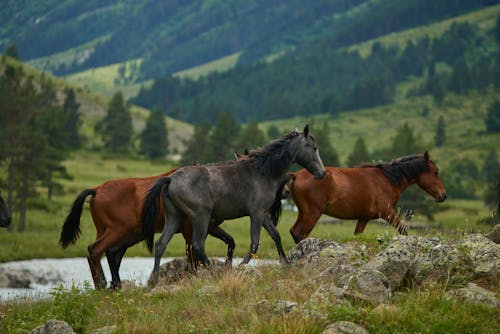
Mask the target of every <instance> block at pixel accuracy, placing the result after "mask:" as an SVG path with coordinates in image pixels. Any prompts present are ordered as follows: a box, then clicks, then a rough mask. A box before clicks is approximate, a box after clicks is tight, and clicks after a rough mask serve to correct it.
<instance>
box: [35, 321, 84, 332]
mask: <svg viewBox="0 0 500 334" xmlns="http://www.w3.org/2000/svg"><path fill="white" fill-rule="evenodd" d="M74 333H75V332H74V331H73V327H71V326H70V325H69V324H68V323H67V322H65V321H62V320H56V319H52V320H49V321H47V322H46V323H45V324H44V325H40V326H38V327H37V328H35V329H34V330H32V331H31V334H74Z"/></svg>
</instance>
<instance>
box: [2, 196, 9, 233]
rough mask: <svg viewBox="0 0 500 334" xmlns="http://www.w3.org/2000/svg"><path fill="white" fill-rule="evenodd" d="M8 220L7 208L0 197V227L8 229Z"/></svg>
mask: <svg viewBox="0 0 500 334" xmlns="http://www.w3.org/2000/svg"><path fill="white" fill-rule="evenodd" d="M10 220H11V219H10V214H9V208H8V207H7V205H6V204H5V202H4V200H3V198H2V196H1V195H0V227H9V225H10Z"/></svg>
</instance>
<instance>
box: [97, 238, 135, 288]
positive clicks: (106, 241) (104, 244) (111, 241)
mask: <svg viewBox="0 0 500 334" xmlns="http://www.w3.org/2000/svg"><path fill="white" fill-rule="evenodd" d="M125 233H126V232H122V233H114V234H111V233H110V232H109V230H106V232H104V234H103V235H102V236H101V237H100V238H98V239H97V240H96V241H95V242H94V243H93V244H91V245H89V247H88V252H89V256H88V257H87V260H88V262H89V267H90V272H91V273H92V279H93V280H94V286H95V288H96V289H102V288H105V287H106V277H105V276H104V271H103V270H102V266H101V257H102V255H103V254H104V252H105V251H106V250H107V249H108V248H110V247H112V246H113V245H115V244H116V243H117V242H118V241H120V240H121V239H122V238H123V235H124V234H125Z"/></svg>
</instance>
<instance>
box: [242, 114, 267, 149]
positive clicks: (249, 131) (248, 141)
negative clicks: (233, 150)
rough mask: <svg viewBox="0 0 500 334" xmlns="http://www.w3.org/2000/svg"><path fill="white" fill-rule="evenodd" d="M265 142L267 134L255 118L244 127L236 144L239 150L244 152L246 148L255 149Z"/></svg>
mask: <svg viewBox="0 0 500 334" xmlns="http://www.w3.org/2000/svg"><path fill="white" fill-rule="evenodd" d="M265 143H266V135H265V134H264V132H263V131H262V130H261V129H260V128H259V123H257V121H255V120H253V121H251V122H250V123H248V124H247V126H245V127H244V128H243V130H242V132H241V135H240V138H239V140H238V144H237V145H236V146H237V150H238V152H243V151H244V150H245V149H255V148H257V147H260V146H262V145H264V144H265Z"/></svg>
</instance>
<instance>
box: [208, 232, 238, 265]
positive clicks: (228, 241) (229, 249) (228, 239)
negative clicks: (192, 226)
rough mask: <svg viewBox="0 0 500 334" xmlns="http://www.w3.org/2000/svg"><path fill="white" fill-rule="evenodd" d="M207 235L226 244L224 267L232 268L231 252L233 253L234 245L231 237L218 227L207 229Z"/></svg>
mask: <svg viewBox="0 0 500 334" xmlns="http://www.w3.org/2000/svg"><path fill="white" fill-rule="evenodd" d="M217 225H218V224H217ZM208 233H209V234H210V235H211V236H213V237H216V238H218V239H220V240H222V241H224V242H225V243H226V245H227V256H226V262H225V264H224V265H225V266H226V267H229V268H230V267H232V265H233V252H234V248H235V247H236V244H235V243H234V239H233V237H232V236H231V235H230V234H229V233H227V232H226V231H224V230H223V229H222V228H220V227H219V226H213V227H211V228H210V229H209V231H208Z"/></svg>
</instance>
